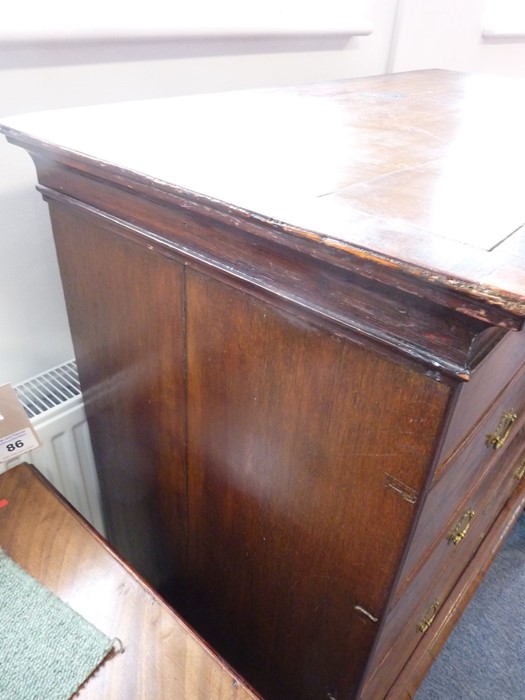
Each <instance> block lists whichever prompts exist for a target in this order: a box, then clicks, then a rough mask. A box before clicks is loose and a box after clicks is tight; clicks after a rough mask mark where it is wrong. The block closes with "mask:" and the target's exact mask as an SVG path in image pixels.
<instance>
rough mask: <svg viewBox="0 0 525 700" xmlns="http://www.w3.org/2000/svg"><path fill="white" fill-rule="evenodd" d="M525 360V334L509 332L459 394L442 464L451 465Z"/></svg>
mask: <svg viewBox="0 0 525 700" xmlns="http://www.w3.org/2000/svg"><path fill="white" fill-rule="evenodd" d="M524 360H525V331H521V332H519V333H516V332H515V331H509V332H508V333H507V334H506V335H505V336H504V337H503V339H502V340H500V341H499V342H498V343H497V345H496V346H495V347H494V348H493V350H492V352H490V353H489V354H488V355H487V357H485V359H484V360H483V362H482V363H481V364H480V365H479V367H477V368H476V370H475V372H474V373H473V375H472V378H471V380H470V381H468V382H465V383H464V384H463V385H462V386H461V389H460V391H459V395H458V398H457V401H456V405H455V407H454V411H453V414H452V419H451V421H450V427H449V429H448V430H447V434H446V435H445V437H444V440H443V444H442V446H441V461H442V462H445V461H448V459H449V458H450V456H451V455H452V454H453V452H454V451H456V450H457V448H458V446H459V445H461V443H462V442H463V441H464V439H465V436H466V435H469V434H470V433H471V432H472V429H473V427H474V426H475V425H477V424H478V423H479V421H480V420H482V419H483V414H484V413H485V412H486V410H487V408H488V407H490V406H492V405H493V404H494V401H497V397H498V395H499V394H500V393H501V390H502V389H503V387H506V386H507V385H509V383H511V382H512V380H513V377H514V376H516V373H517V372H518V371H519V369H520V368H521V366H522V364H523V362H524Z"/></svg>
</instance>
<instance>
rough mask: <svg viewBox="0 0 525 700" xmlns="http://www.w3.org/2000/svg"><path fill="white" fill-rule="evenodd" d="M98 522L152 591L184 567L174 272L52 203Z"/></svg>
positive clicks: (181, 395) (180, 345)
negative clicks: (98, 496)
mask: <svg viewBox="0 0 525 700" xmlns="http://www.w3.org/2000/svg"><path fill="white" fill-rule="evenodd" d="M51 215H52V219H53V223H54V235H55V240H56V241H57V250H58V258H59V264H60V266H61V271H62V280H63V285H64V290H65V293H66V297H67V307H68V315H69V320H70V324H71V330H72V335H73V338H74V344H75V353H76V357H77V361H78V366H79V376H80V380H81V382H82V386H83V390H84V401H85V407H86V415H87V418H88V422H89V428H90V431H91V435H92V439H93V445H94V452H95V456H96V458H97V465H98V473H99V479H100V482H101V491H102V500H103V506H104V511H105V518H106V526H107V532H108V534H109V537H110V539H111V540H112V541H115V542H117V541H118V543H119V553H120V554H121V555H122V556H123V557H124V558H126V559H127V560H128V561H129V562H130V563H131V564H132V566H134V567H135V568H136V569H137V570H138V571H140V572H141V573H145V572H147V575H148V579H149V581H150V582H151V583H153V585H155V586H156V587H157V588H160V589H163V588H165V587H169V588H173V587H175V588H176V584H177V581H179V580H184V574H183V571H184V566H185V561H186V525H185V523H186V468H185V459H186V456H185V420H186V419H185V387H184V371H185V370H184V340H183V286H182V278H183V271H182V267H181V266H177V265H176V264H175V263H173V262H172V261H170V260H167V259H166V258H163V257H162V256H160V255H155V254H152V253H151V252H150V251H148V250H147V249H145V248H143V247H141V246H137V245H135V244H133V243H131V242H129V241H126V240H120V239H116V238H114V237H112V236H110V235H108V233H107V232H106V231H105V230H104V229H101V228H98V227H95V226H93V225H92V224H91V223H90V222H88V221H86V220H84V219H82V218H80V217H79V216H78V214H77V213H76V212H73V211H71V210H67V209H61V210H60V214H58V212H57V210H56V208H54V207H51Z"/></svg>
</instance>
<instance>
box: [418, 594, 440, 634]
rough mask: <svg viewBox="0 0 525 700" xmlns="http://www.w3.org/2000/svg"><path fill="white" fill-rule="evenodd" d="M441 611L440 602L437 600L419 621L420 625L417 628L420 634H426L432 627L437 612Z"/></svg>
mask: <svg viewBox="0 0 525 700" xmlns="http://www.w3.org/2000/svg"><path fill="white" fill-rule="evenodd" d="M438 609H439V601H437V600H436V602H435V603H433V605H431V607H430V608H429V609H428V610H427V611H426V613H425V615H424V617H423V618H422V619H421V620H420V621H419V624H418V626H417V629H418V631H419V632H421V633H422V634H424V633H425V632H426V631H427V630H428V628H429V627H430V625H431V624H432V623H433V622H434V619H435V617H436V615H437V611H438Z"/></svg>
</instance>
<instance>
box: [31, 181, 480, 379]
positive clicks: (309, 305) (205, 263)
mask: <svg viewBox="0 0 525 700" xmlns="http://www.w3.org/2000/svg"><path fill="white" fill-rule="evenodd" d="M37 189H38V190H39V191H40V192H41V194H42V196H43V197H44V199H45V200H46V201H51V202H57V203H58V204H60V205H65V206H67V207H73V208H74V209H76V210H79V211H81V212H83V213H84V214H86V215H87V216H94V217H96V218H97V219H99V220H102V221H103V222H104V223H105V225H106V226H116V227H118V229H119V235H122V236H124V237H126V238H128V239H129V240H132V241H134V242H136V243H139V244H140V245H143V246H145V247H147V248H148V249H149V250H152V251H153V250H155V251H157V252H158V253H160V254H163V255H169V256H170V257H173V258H174V259H177V260H178V261H179V262H181V263H182V264H186V265H190V266H192V267H196V268H197V269H203V270H204V269H205V270H206V272H207V273H208V274H213V275H214V276H216V277H218V278H220V279H221V280H222V281H223V282H225V283H227V284H230V285H231V286H237V287H239V288H242V289H243V291H245V292H249V293H251V294H253V295H254V296H257V297H259V298H261V299H263V300H264V301H265V302H266V303H271V304H273V305H274V306H277V307H279V308H281V309H282V310H284V311H286V310H287V309H286V308H283V306H286V305H288V307H289V306H290V305H293V307H294V314H295V315H297V314H300V315H301V316H302V317H303V318H304V320H306V321H307V322H311V323H313V324H314V325H325V326H328V327H330V328H331V329H332V330H333V331H334V332H335V333H337V334H338V335H340V336H342V337H347V338H350V339H351V340H353V341H354V342H358V343H359V344H360V345H365V344H372V345H373V346H374V349H375V350H376V351H379V352H382V354H386V355H387V356H388V357H389V358H390V359H393V358H394V359H395V360H396V361H397V362H403V361H405V362H409V364H411V365H412V366H413V365H416V366H418V368H419V370H420V371H421V370H423V372H424V373H425V374H426V375H427V376H429V377H430V378H431V379H433V380H435V381H438V382H441V383H444V384H450V385H452V386H454V385H455V384H456V383H457V381H458V380H459V381H468V380H469V379H470V376H471V372H472V370H473V369H474V368H475V366H477V364H478V363H479V362H480V361H481V360H482V359H483V358H484V356H485V354H486V353H485V352H482V351H480V346H479V344H478V345H475V344H474V343H472V344H471V345H470V346H469V348H465V349H464V351H463V357H461V360H462V361H461V362H458V361H457V359H456V358H458V357H459V356H460V353H459V352H456V353H455V355H454V356H450V357H446V356H445V355H444V354H443V353H441V354H440V353H439V349H438V348H435V347H434V348H433V347H431V346H430V347H428V348H427V347H424V346H420V345H416V344H415V343H411V342H410V341H408V340H404V339H403V338H402V337H401V336H400V335H395V334H394V333H390V332H388V331H387V330H385V329H380V328H378V327H376V326H374V325H371V324H367V323H366V322H363V321H361V320H356V319H355V318H351V319H349V318H348V317H347V315H345V314H343V313H340V312H338V311H337V309H334V308H331V307H329V306H327V305H324V306H323V305H321V304H319V303H315V302H313V300H312V299H311V298H308V299H307V298H304V299H303V298H302V297H301V296H299V295H297V294H294V293H289V292H287V291H286V290H284V289H282V288H279V287H278V285H272V284H271V283H270V282H269V280H268V279H266V278H264V279H263V278H261V279H255V277H254V276H253V275H251V274H250V275H249V274H246V273H245V272H243V271H242V269H240V268H239V269H237V268H235V267H234V266H232V265H231V264H229V263H228V261H222V260H220V259H216V258H212V257H210V256H208V255H207V254H206V253H204V252H202V251H198V250H196V249H191V248H189V247H188V246H186V245H184V244H179V243H177V242H176V241H173V240H169V239H167V238H165V237H163V236H162V235H159V234H157V233H155V232H153V231H150V230H148V229H145V228H143V227H142V226H140V225H137V224H132V223H131V222H129V221H125V220H123V219H120V218H119V217H118V216H115V215H113V214H109V213H107V212H104V211H102V210H100V209H98V208H96V207H93V206H91V205H90V204H86V203H84V202H81V201H79V200H77V199H74V198H71V197H69V196H68V195H64V194H62V193H61V192H57V191H56V190H51V189H49V188H47V187H44V186H41V185H40V186H38V188H37ZM288 311H289V308H288ZM476 340H478V341H479V335H478V336H476ZM474 345H475V347H476V352H475V353H473V358H469V352H468V350H469V349H470V348H471V347H474ZM491 347H492V346H491ZM489 349H490V348H489ZM469 360H470V363H471V364H469Z"/></svg>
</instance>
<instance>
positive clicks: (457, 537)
mask: <svg viewBox="0 0 525 700" xmlns="http://www.w3.org/2000/svg"><path fill="white" fill-rule="evenodd" d="M474 515H475V513H474V511H473V510H470V509H469V510H467V511H466V512H465V513H463V515H462V516H461V518H460V520H459V522H458V523H457V524H456V525H455V526H454V529H453V530H452V532H451V533H450V535H449V536H448V538H447V539H448V541H449V542H450V543H451V544H458V543H459V542H461V540H463V539H465V535H466V534H467V532H468V529H469V527H470V523H471V522H472V518H473V517H474Z"/></svg>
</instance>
